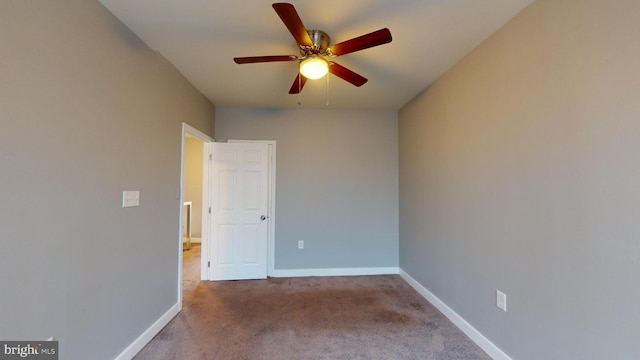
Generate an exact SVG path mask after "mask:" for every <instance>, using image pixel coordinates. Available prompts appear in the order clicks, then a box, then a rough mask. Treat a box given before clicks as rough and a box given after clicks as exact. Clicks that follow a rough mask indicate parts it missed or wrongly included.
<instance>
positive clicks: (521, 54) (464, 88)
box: [399, 0, 640, 360]
mask: <svg viewBox="0 0 640 360" xmlns="http://www.w3.org/2000/svg"><path fill="white" fill-rule="evenodd" d="M639 14H640V2H638V1H636V0H615V1H606V2H605V1H600V0H561V1H558V0H536V1H535V2H534V3H533V4H532V5H531V6H530V7H529V8H527V9H525V10H524V11H523V12H522V13H521V14H519V15H518V16H516V17H515V18H514V19H513V20H512V21H511V22H509V23H508V24H507V25H506V26H505V27H504V28H502V29H501V30H500V31H498V32H497V33H496V34H494V35H493V36H492V37H491V38H489V39H488V40H487V41H486V42H485V43H483V44H482V45H480V46H479V47H478V48H477V49H475V51H473V52H472V53H471V54H470V55H468V56H467V57H466V58H465V59H464V60H463V61H461V62H460V63H459V64H457V65H456V66H455V67H454V68H453V69H451V70H450V71H449V72H448V73H447V74H446V75H445V76H443V77H442V78H441V79H440V80H439V81H437V82H436V83H435V84H434V85H432V86H431V87H430V88H429V89H427V90H426V91H424V93H422V94H420V95H419V96H418V97H417V98H416V99H414V100H413V101H412V102H411V103H409V104H408V105H407V106H405V107H404V108H403V109H402V110H401V111H400V114H399V153H400V172H399V176H400V266H401V268H402V269H404V270H405V271H407V272H408V273H409V274H410V275H411V276H413V277H414V278H415V279H416V280H418V281H419V282H420V283H421V284H422V285H424V286H425V287H426V288H427V289H429V290H430V291H432V292H433V293H434V294H435V295H436V296H438V297H439V298H440V299H441V300H443V301H444V302H445V303H446V304H448V305H449V306H450V307H451V308H453V309H454V310H455V311H456V312H457V313H458V314H460V315H461V316H462V317H464V318H465V319H466V320H467V321H469V322H470V323H471V324H472V325H473V326H475V327H476V328H477V329H478V330H479V331H480V332H482V333H483V334H484V335H485V336H487V337H488V338H489V339H490V340H492V341H493V342H494V343H495V344H496V345H498V346H499V347H500V348H502V349H503V350H504V351H505V352H506V353H507V354H509V355H511V356H512V357H513V358H514V359H518V360H526V359H531V360H537V359H639V358H640V343H639V342H638V335H639V334H640V286H639V284H640V282H639V277H638V276H639V274H640V221H639V217H638V216H639V214H640V161H639V159H640V158H639V154H640V140H639V136H638V135H639V134H640V101H639V97H638V96H639V94H640V71H638V59H640V41H638V38H639V36H640V21H638V15H639ZM496 289H501V290H502V291H504V292H506V294H507V297H508V312H506V313H504V312H502V311H500V310H498V309H497V308H496V307H495V290H496Z"/></svg>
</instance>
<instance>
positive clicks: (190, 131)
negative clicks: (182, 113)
mask: <svg viewBox="0 0 640 360" xmlns="http://www.w3.org/2000/svg"><path fill="white" fill-rule="evenodd" d="M187 135H188V136H191V137H194V138H197V139H199V140H201V141H202V142H204V145H205V151H206V150H207V149H206V145H207V144H208V143H209V142H212V141H215V140H214V139H213V138H212V137H211V136H209V135H207V134H205V133H203V132H202V131H200V130H198V129H196V128H194V127H193V126H191V125H189V124H186V123H184V122H183V123H182V140H181V145H180V146H181V147H180V187H179V188H178V189H177V190H176V193H177V194H176V197H177V198H179V200H180V202H179V203H178V204H179V206H180V221H179V224H178V308H179V309H180V310H181V309H182V226H183V225H184V224H183V216H184V212H183V211H184V155H185V153H184V149H185V146H186V138H187ZM203 166H204V168H203V171H202V172H203V174H208V171H207V170H208V169H207V167H206V166H208V162H207V161H203ZM203 180H204V179H203ZM207 181H208V177H207ZM204 184H206V183H203V186H202V187H203V189H202V192H203V196H204V192H205V191H207V190H208V189H207V186H205V185H204ZM203 206H204V205H203ZM203 230H204V229H203ZM202 237H203V240H202V241H203V242H204V231H203V234H202ZM203 246H204V244H203ZM201 257H202V256H201ZM201 268H202V264H201Z"/></svg>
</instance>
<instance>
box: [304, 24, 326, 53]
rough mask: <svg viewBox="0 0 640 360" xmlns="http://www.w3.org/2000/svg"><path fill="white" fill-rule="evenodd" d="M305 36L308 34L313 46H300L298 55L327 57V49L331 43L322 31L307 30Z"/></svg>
mask: <svg viewBox="0 0 640 360" xmlns="http://www.w3.org/2000/svg"><path fill="white" fill-rule="evenodd" d="M307 34H309V37H310V38H311V42H312V43H313V46H304V45H300V53H301V54H302V56H304V57H306V56H309V55H328V54H327V48H328V47H329V43H330V42H331V39H330V38H329V35H327V33H326V32H324V31H322V30H307Z"/></svg>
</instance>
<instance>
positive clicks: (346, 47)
mask: <svg viewBox="0 0 640 360" xmlns="http://www.w3.org/2000/svg"><path fill="white" fill-rule="evenodd" d="M391 40H392V37H391V31H389V29H387V28H384V29H380V30H378V31H374V32H372V33H369V34H366V35H362V36H358V37H357V38H353V39H351V40H347V41H343V42H341V43H337V44H335V45H331V46H330V47H329V48H328V49H327V53H329V54H331V55H335V56H340V55H344V54H349V53H352V52H355V51H360V50H364V49H368V48H370V47H374V46H378V45H382V44H386V43H390V42H391Z"/></svg>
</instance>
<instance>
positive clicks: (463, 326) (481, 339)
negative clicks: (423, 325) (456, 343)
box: [400, 269, 512, 360]
mask: <svg viewBox="0 0 640 360" xmlns="http://www.w3.org/2000/svg"><path fill="white" fill-rule="evenodd" d="M400 276H401V277H402V278H403V279H404V280H405V281H406V282H407V283H409V285H411V286H412V287H413V288H414V289H416V291H417V292H418V293H420V295H422V296H423V297H424V298H425V299H427V301H429V302H430V303H431V304H433V306H435V307H436V308H437V309H438V310H440V312H441V313H443V314H444V315H445V316H446V317H447V318H448V319H449V320H451V322H452V323H453V324H454V325H456V326H457V327H458V328H460V330H462V332H464V333H465V334H466V335H467V336H468V337H469V338H471V340H473V342H474V343H476V345H478V346H479V347H480V348H481V349H482V350H484V352H486V353H487V354H488V355H489V356H491V358H492V359H494V360H512V359H511V358H510V357H509V356H508V355H507V354H505V353H504V352H503V351H502V350H500V348H498V347H497V346H496V345H495V344H494V343H492V342H491V341H489V339H487V338H486V337H485V336H484V335H482V334H481V333H480V332H479V331H478V330H476V328H474V327H473V326H471V324H469V323H468V322H467V321H466V320H465V319H464V318H462V316H460V315H458V313H456V312H455V311H453V309H451V308H450V307H449V306H447V304H445V303H444V302H442V300H440V299H438V297H437V296H435V295H434V294H433V293H432V292H431V291H429V290H427V289H426V288H425V287H424V286H422V285H421V284H420V283H419V282H417V281H416V280H415V279H414V278H412V277H411V276H410V275H409V274H407V273H406V272H405V271H404V270H402V269H400Z"/></svg>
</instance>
